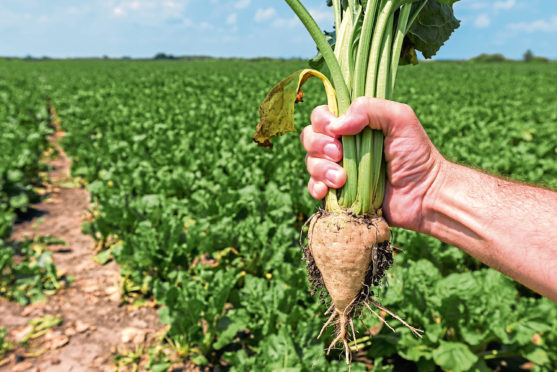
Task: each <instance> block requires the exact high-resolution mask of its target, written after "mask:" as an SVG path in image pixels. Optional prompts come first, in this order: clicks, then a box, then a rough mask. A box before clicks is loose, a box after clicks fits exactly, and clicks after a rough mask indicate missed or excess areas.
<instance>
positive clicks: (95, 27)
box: [0, 0, 557, 59]
mask: <svg viewBox="0 0 557 372" xmlns="http://www.w3.org/2000/svg"><path fill="white" fill-rule="evenodd" d="M303 3H304V4H305V5H306V7H307V8H308V9H309V10H310V12H311V13H312V14H313V15H314V17H315V18H316V20H317V21H318V23H319V24H320V26H322V28H327V29H331V25H332V19H333V16H332V10H331V9H330V8H327V7H326V5H325V0H303ZM455 13H456V16H457V18H459V19H460V20H462V25H461V28H460V29H459V30H457V32H456V33H455V34H454V35H453V37H452V38H451V40H449V42H448V43H447V44H446V45H445V46H444V48H443V49H442V50H441V52H440V53H439V54H438V56H437V58H440V59H454V58H469V57H472V56H475V55H478V54H480V53H496V52H497V53H503V54H505V55H506V56H507V57H510V58H520V57H521V56H522V54H523V53H524V51H526V49H528V48H530V49H532V50H533V51H534V54H535V55H542V56H546V57H551V58H554V59H557V48H555V46H556V45H557V0H461V1H460V2H458V3H456V4H455ZM314 51H315V47H314V46H313V42H312V40H311V39H310V37H309V36H308V35H307V34H306V32H305V30H304V29H303V27H302V26H301V24H300V23H299V21H298V20H297V19H296V18H295V16H294V15H293V13H292V11H291V10H290V8H288V6H287V5H286V4H285V2H284V1H282V0H159V1H156V0H74V1H69V0H2V1H1V2H0V55H1V56H25V55H33V56H43V55H48V56H52V57H84V56H102V55H108V56H111V57H120V56H124V55H125V56H131V57H151V56H153V55H154V54H156V53H157V52H166V53H171V54H176V55H192V54H195V55H211V56H217V57H256V56H270V57H310V56H312V55H313V54H314Z"/></svg>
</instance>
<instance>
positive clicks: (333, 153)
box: [323, 143, 340, 159]
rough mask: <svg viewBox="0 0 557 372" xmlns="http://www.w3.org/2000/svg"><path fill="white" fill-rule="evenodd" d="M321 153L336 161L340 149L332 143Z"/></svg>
mask: <svg viewBox="0 0 557 372" xmlns="http://www.w3.org/2000/svg"><path fill="white" fill-rule="evenodd" d="M323 152H324V153H325V155H327V156H328V157H330V158H332V159H336V158H337V157H338V153H339V152H340V149H339V148H338V146H337V145H335V144H334V143H328V144H326V145H325V147H324V148H323Z"/></svg>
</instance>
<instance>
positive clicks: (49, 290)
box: [0, 236, 63, 305]
mask: <svg viewBox="0 0 557 372" xmlns="http://www.w3.org/2000/svg"><path fill="white" fill-rule="evenodd" d="M49 244H59V241H58V240H57V239H54V240H52V239H51V238H50V237H48V236H47V237H39V238H36V239H35V240H29V239H26V240H25V241H23V242H13V241H12V242H7V243H5V242H3V241H2V242H0V296H2V297H6V298H7V299H9V300H13V301H17V302H18V303H19V304H21V305H27V304H28V303H30V302H35V301H40V300H43V299H44V296H45V295H48V294H53V293H54V292H56V290H58V289H59V288H60V287H61V286H62V285H63V282H62V280H61V279H59V278H58V272H57V270H56V265H54V263H53V261H52V254H51V253H50V252H49V251H48V250H47V249H46V246H47V245H49Z"/></svg>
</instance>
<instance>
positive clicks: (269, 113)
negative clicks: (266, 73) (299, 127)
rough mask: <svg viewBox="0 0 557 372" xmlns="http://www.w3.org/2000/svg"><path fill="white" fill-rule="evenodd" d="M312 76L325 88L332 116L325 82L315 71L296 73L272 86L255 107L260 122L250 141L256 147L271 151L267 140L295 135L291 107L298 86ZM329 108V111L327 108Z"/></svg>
mask: <svg viewBox="0 0 557 372" xmlns="http://www.w3.org/2000/svg"><path fill="white" fill-rule="evenodd" d="M312 76H315V77H318V78H319V79H321V81H322V82H323V85H324V86H325V91H326V92H327V98H328V101H329V107H330V109H331V112H336V96H335V92H334V89H333V86H332V85H331V83H330V82H329V80H328V79H327V78H326V77H325V75H323V74H322V73H320V72H319V71H316V70H311V69H305V70H299V71H296V72H295V73H293V74H292V75H290V76H289V77H287V78H286V79H284V80H282V81H281V82H280V83H278V84H277V85H275V87H274V88H273V89H271V91H270V92H269V94H267V97H265V99H264V100H263V102H262V103H261V105H260V106H259V117H260V121H259V124H258V125H257V128H256V130H255V134H254V136H253V140H254V141H255V142H257V144H258V145H259V146H265V147H271V148H272V147H273V145H272V144H271V138H273V137H275V136H281V135H283V134H285V133H288V132H295V131H296V128H295V127H294V103H296V101H297V99H298V92H299V90H300V88H301V87H302V85H304V83H305V82H306V81H307V80H308V79H309V78H310V77H312ZM331 106H333V107H331Z"/></svg>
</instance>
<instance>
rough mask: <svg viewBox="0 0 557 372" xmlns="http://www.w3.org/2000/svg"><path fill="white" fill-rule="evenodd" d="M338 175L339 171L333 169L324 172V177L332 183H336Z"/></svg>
mask: <svg viewBox="0 0 557 372" xmlns="http://www.w3.org/2000/svg"><path fill="white" fill-rule="evenodd" d="M338 177H339V173H338V171H336V170H334V169H329V170H328V171H327V173H325V178H326V179H327V181H329V182H331V183H333V184H336V182H337V179H338Z"/></svg>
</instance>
